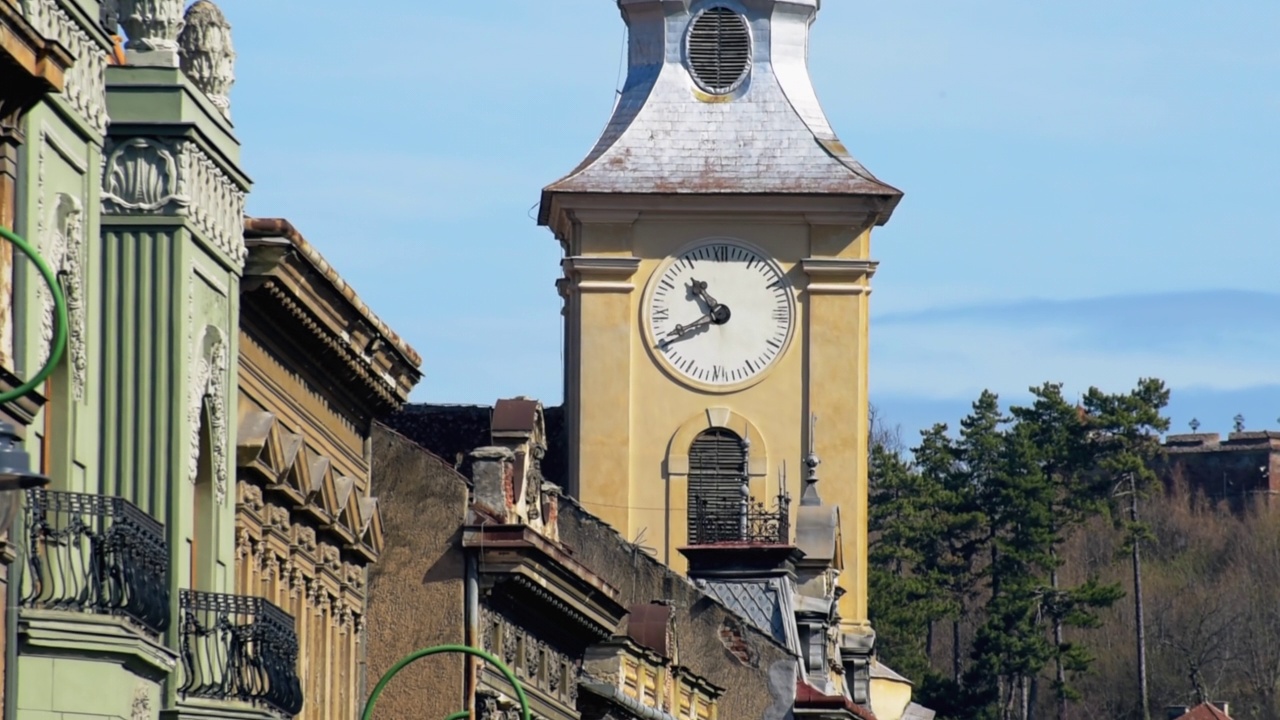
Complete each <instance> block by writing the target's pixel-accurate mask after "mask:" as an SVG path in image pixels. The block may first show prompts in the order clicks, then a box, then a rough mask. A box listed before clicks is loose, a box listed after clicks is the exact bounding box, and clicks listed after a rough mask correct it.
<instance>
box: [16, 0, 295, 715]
mask: <svg viewBox="0 0 1280 720" xmlns="http://www.w3.org/2000/svg"><path fill="white" fill-rule="evenodd" d="M10 1H11V0H0V2H10ZM17 2H18V3H19V4H20V7H21V10H22V12H23V14H24V16H25V18H26V19H27V20H28V21H29V22H30V24H31V25H32V26H33V27H34V28H35V29H36V30H37V31H38V32H39V33H40V34H41V35H43V36H44V37H45V38H48V39H50V40H56V42H57V43H58V44H59V45H61V46H62V47H63V48H65V50H67V51H68V53H69V54H70V55H71V56H72V59H73V64H72V65H71V66H70V68H69V69H68V70H67V71H66V78H65V86H64V87H63V88H62V91H61V92H59V93H51V94H49V95H47V96H46V97H45V98H44V99H43V100H41V101H40V102H38V103H37V104H36V105H35V106H34V107H32V108H31V109H30V110H29V111H28V112H27V113H26V115H25V118H24V119H23V122H24V123H25V127H24V129H25V138H26V140H25V144H24V145H23V146H22V148H21V151H20V155H19V163H18V167H19V173H18V176H19V179H18V190H17V204H16V208H17V211H16V213H15V225H16V230H17V232H18V233H19V234H21V235H23V236H24V237H26V238H28V240H29V241H30V242H32V243H33V244H34V245H35V246H36V247H37V248H38V249H39V251H40V253H41V254H42V256H43V257H44V258H45V259H46V260H47V261H48V262H49V263H50V265H51V267H52V268H53V269H54V271H55V272H56V273H58V275H59V278H60V280H61V282H62V286H63V288H64V293H65V296H66V299H67V306H68V320H69V323H68V325H69V327H68V331H69V332H68V343H67V349H66V352H65V354H64V356H63V358H62V359H61V361H60V363H59V366H58V369H57V370H56V372H55V373H54V374H53V376H52V377H51V379H50V381H49V382H48V384H47V385H46V387H45V389H44V391H43V393H42V394H43V395H44V396H45V398H46V402H45V404H44V406H43V408H42V409H41V411H40V413H39V414H38V415H37V416H36V417H35V418H34V420H33V422H32V423H31V425H30V427H29V428H28V429H27V436H26V447H27V449H28V451H29V452H30V453H31V455H32V457H33V464H34V459H38V460H39V463H40V464H39V467H40V469H41V471H42V472H44V473H45V474H46V475H48V476H49V477H50V478H52V484H51V485H50V486H49V487H48V488H47V489H44V490H34V491H29V492H28V496H27V506H26V510H25V512H24V516H23V518H22V520H21V522H20V526H15V529H14V530H13V533H12V535H11V538H12V540H11V544H12V549H13V553H14V555H15V559H14V560H13V562H12V564H11V566H10V582H9V585H8V587H9V594H8V601H9V606H10V607H11V608H13V607H16V608H17V612H16V613H15V612H9V613H8V616H9V617H10V622H9V624H8V625H9V626H8V634H7V636H8V637H9V638H10V640H11V642H10V643H9V653H8V657H7V662H6V672H5V678H6V691H7V692H6V693H5V698H6V700H5V705H6V708H5V709H6V712H5V717H6V718H15V717H16V718H21V719H22V720H28V719H30V720H55V719H58V720H72V719H73V718H74V719H75V720H89V719H90V718H121V719H124V720H144V719H145V718H157V717H162V716H163V717H172V718H178V717H245V718H251V717H264V716H269V715H275V716H279V715H291V714H293V713H296V712H297V709H298V706H299V704H300V702H301V699H300V696H299V695H298V688H297V678H296V672H295V667H296V653H297V641H296V637H295V636H294V629H293V625H294V623H293V619H292V618H291V617H289V616H288V615H287V614H285V613H284V612H283V611H282V610H280V609H279V608H277V607H275V606H274V605H271V604H270V603H266V602H265V601H262V600H259V599H256V598H249V597H240V596H236V595H233V594H232V593H233V592H234V584H235V583H234V568H235V540H234V531H235V510H236V508H235V502H236V500H235V492H234V488H235V476H234V469H233V468H234V462H235V458H234V455H235V447H236V443H235V431H236V418H235V408H236V407H237V398H236V379H235V378H236V375H235V373H236V358H237V338H238V331H237V324H238V317H239V306H238V302H239V294H240V290H239V284H240V275H241V272H242V268H243V263H244V259H245V243H244V199H245V194H246V192H247V191H248V189H249V185H250V183H249V179H248V178H247V177H246V176H245V174H244V173H243V172H242V170H241V169H240V167H239V150H240V148H239V143H238V141H237V140H236V138H235V134H234V131H233V127H232V124H231V121H230V113H229V102H228V100H227V94H228V91H229V90H230V87H231V85H232V83H233V82H234V75H233V68H234V57H235V56H234V51H233V49H232V45H231V39H230V33H229V26H228V25H227V23H226V21H225V19H224V18H223V17H222V14H221V12H220V11H219V10H218V9H217V8H216V7H215V6H214V5H213V4H212V3H210V2H208V1H207V0H199V1H198V2H196V3H195V4H194V5H192V6H191V7H190V8H184V3H183V0H112V1H109V2H104V3H99V2H97V0H17ZM121 28H123V30H124V36H126V37H127V41H125V42H124V44H123V47H121V46H120V44H119V42H120V41H119V38H117V37H115V36H116V34H117V33H119V32H120V29H121ZM13 283H14V291H13V297H14V307H13V317H14V320H13V333H14V341H13V348H14V365H15V366H16V367H15V370H16V374H17V375H18V376H19V377H23V378H25V377H29V376H31V375H33V374H34V373H35V372H36V371H37V370H38V369H39V368H40V367H41V366H42V365H43V364H44V362H45V360H46V358H47V357H48V352H49V350H48V348H49V344H50V343H49V340H50V338H51V337H52V334H53V324H52V321H51V317H52V315H51V308H52V297H51V295H50V293H49V291H48V290H47V289H46V288H45V287H44V285H43V281H42V279H41V277H40V275H39V273H38V272H37V271H36V270H35V268H34V267H33V266H32V265H31V264H30V263H26V262H24V261H21V260H18V261H15V265H14V279H13ZM291 643H292V644H291ZM237 668H238V669H237Z"/></svg>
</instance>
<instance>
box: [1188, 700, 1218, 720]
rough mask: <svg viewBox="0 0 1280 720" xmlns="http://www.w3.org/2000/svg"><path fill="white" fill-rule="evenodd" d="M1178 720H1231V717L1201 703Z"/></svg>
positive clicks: (1207, 704)
mask: <svg viewBox="0 0 1280 720" xmlns="http://www.w3.org/2000/svg"><path fill="white" fill-rule="evenodd" d="M1177 720H1231V716H1230V715H1227V714H1226V713H1224V712H1222V711H1221V710H1219V709H1218V708H1216V707H1214V706H1213V705H1211V704H1209V703H1201V704H1200V705H1197V706H1195V707H1193V708H1191V710H1190V711H1189V712H1187V714H1186V715H1183V716H1181V717H1179V718H1178V719H1177Z"/></svg>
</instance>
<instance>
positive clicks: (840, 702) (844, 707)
mask: <svg viewBox="0 0 1280 720" xmlns="http://www.w3.org/2000/svg"><path fill="white" fill-rule="evenodd" d="M795 709H796V714H797V715H802V714H809V713H806V712H804V711H806V710H807V711H817V714H820V715H821V716H822V717H853V718H857V719H858V720H876V716H875V714H874V713H872V712H871V711H870V710H868V709H867V708H864V707H862V706H861V705H859V704H857V703H855V702H854V701H852V700H850V699H849V698H847V697H845V696H843V695H827V694H825V693H823V692H821V691H819V690H818V689H817V688H815V687H814V686H812V685H810V684H809V683H807V682H805V681H804V680H801V679H798V678H797V679H796V705H795ZM831 711H835V712H836V713H837V714H836V715H834V716H833V715H830V714H829V713H831Z"/></svg>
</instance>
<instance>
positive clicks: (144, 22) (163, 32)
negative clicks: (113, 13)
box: [120, 0, 185, 67]
mask: <svg viewBox="0 0 1280 720" xmlns="http://www.w3.org/2000/svg"><path fill="white" fill-rule="evenodd" d="M182 5H183V0H120V24H121V25H122V26H124V31H125V33H127V34H128V36H129V41H128V42H127V43H125V49H126V50H128V51H129V63H130V64H131V65H150V66H153V67H156V66H159V67H178V35H179V34H180V33H181V32H182V26H183V24H184V23H185V20H184V19H183V14H182Z"/></svg>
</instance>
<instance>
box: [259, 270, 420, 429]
mask: <svg viewBox="0 0 1280 720" xmlns="http://www.w3.org/2000/svg"><path fill="white" fill-rule="evenodd" d="M262 287H263V289H264V290H266V291H267V293H268V294H270V295H271V297H272V298H273V299H275V301H276V302H278V303H280V306H281V307H283V308H284V309H285V311H286V312H288V313H289V314H290V315H292V316H293V317H294V318H295V319H296V320H297V321H298V324H299V325H301V326H302V327H303V328H305V329H306V330H307V331H309V332H310V333H311V334H312V335H313V336H314V337H315V338H316V339H317V340H319V341H320V342H322V343H323V344H324V345H325V346H326V347H328V348H329V349H330V350H332V351H333V352H334V353H335V354H337V356H338V357H339V358H341V359H342V362H343V363H345V364H346V366H347V367H348V368H349V369H351V370H352V371H353V372H354V374H355V376H356V377H358V378H360V379H361V380H362V381H363V382H364V384H365V386H366V387H368V388H370V389H371V390H373V391H374V394H375V395H377V398H378V399H379V400H381V401H382V402H384V403H386V404H387V405H389V406H391V407H397V408H398V407H400V406H401V404H402V403H401V402H400V401H399V399H398V398H397V396H396V394H395V386H394V384H392V383H390V382H388V381H387V378H386V377H384V376H383V375H382V374H380V373H377V372H375V371H374V370H373V369H372V368H370V366H369V364H368V363H367V362H366V361H364V359H362V358H361V357H359V356H358V355H356V354H355V353H353V352H352V351H351V349H350V348H349V347H348V346H347V344H346V343H345V342H344V341H343V339H342V338H340V337H337V336H335V335H333V334H332V333H331V332H329V330H328V329H327V328H325V326H324V325H322V324H321V323H320V322H319V321H317V320H316V318H315V316H314V315H313V314H312V312H311V311H310V310H309V309H308V308H307V307H305V306H304V305H303V304H302V303H300V302H298V300H296V299H295V298H294V297H293V296H292V295H291V294H290V293H289V292H288V291H287V290H286V289H285V288H283V287H281V286H280V284H279V283H277V282H276V281H274V280H268V281H267V282H266V283H264V284H263V286H262Z"/></svg>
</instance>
